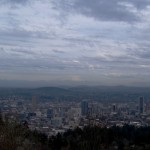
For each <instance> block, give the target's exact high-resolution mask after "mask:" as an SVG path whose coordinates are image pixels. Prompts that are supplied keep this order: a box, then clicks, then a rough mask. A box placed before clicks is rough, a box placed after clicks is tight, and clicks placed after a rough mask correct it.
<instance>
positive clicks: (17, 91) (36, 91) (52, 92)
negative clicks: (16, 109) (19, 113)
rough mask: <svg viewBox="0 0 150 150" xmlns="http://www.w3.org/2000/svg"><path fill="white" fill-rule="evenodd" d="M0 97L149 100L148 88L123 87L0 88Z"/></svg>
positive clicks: (149, 89) (149, 92) (149, 91)
mask: <svg viewBox="0 0 150 150" xmlns="http://www.w3.org/2000/svg"><path fill="white" fill-rule="evenodd" d="M0 96H22V97H26V98H30V99H31V97H32V96H37V97H39V99H40V100H55V99H56V98H57V99H59V100H70V101H71V100H76V101H78V100H79V101H80V100H82V99H91V100H96V101H117V102H119V101H129V100H131V101H135V100H137V99H138V98H139V97H140V96H144V97H145V100H146V101H149V100H150V88H148V87H125V86H78V87H40V88H0Z"/></svg>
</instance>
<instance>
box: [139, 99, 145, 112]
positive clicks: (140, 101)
mask: <svg viewBox="0 0 150 150" xmlns="http://www.w3.org/2000/svg"><path fill="white" fill-rule="evenodd" d="M139 113H140V114H142V113H144V97H140V99H139Z"/></svg>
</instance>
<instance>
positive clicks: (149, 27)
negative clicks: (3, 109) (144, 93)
mask: <svg viewBox="0 0 150 150" xmlns="http://www.w3.org/2000/svg"><path fill="white" fill-rule="evenodd" d="M3 80H11V81H13V80H14V81H17V80H19V81H21V80H23V81H33V82H37V83H39V85H40V83H42V82H43V83H48V84H49V85H51V84H56V85H59V84H66V85H67V84H72V85H74V84H75V85H80V84H82V85H83V84H88V85H95V84H96V85H132V86H150V0H0V81H3ZM10 83H11V82H10ZM31 83H32V82H31ZM48 84H45V85H48ZM42 85H44V84H42Z"/></svg>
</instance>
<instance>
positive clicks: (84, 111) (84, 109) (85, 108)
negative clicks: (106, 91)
mask: <svg viewBox="0 0 150 150" xmlns="http://www.w3.org/2000/svg"><path fill="white" fill-rule="evenodd" d="M88 111H89V106H88V101H87V100H83V101H82V102H81V115H82V116H87V115H88Z"/></svg>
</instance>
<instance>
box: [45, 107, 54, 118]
mask: <svg viewBox="0 0 150 150" xmlns="http://www.w3.org/2000/svg"><path fill="white" fill-rule="evenodd" d="M53 117H54V110H53V109H52V108H49V109H48V110H47V118H50V119H52V118H53Z"/></svg>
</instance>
